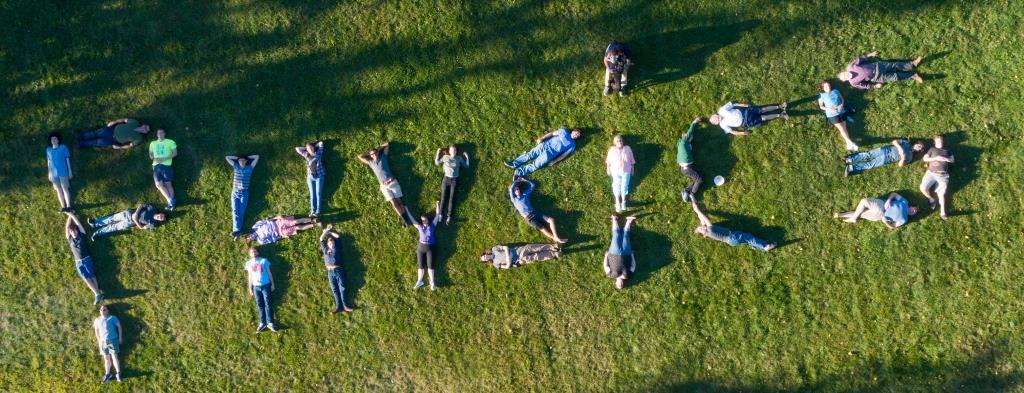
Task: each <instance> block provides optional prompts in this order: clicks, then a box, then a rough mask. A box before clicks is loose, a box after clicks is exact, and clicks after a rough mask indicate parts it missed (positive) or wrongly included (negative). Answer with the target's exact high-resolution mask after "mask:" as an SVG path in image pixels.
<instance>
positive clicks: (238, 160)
mask: <svg viewBox="0 0 1024 393" xmlns="http://www.w3.org/2000/svg"><path fill="white" fill-rule="evenodd" d="M224 159H225V160H227V161H228V165H231V168H232V169H234V178H233V179H232V181H231V236H232V237H234V238H235V240H238V238H239V237H241V236H242V224H243V223H244V222H245V208H246V206H248V205H249V180H250V179H251V178H252V170H253V168H255V167H256V163H257V162H259V161H260V156H259V154H253V155H251V156H226V157H224Z"/></svg>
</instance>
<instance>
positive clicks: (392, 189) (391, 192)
mask: <svg viewBox="0 0 1024 393" xmlns="http://www.w3.org/2000/svg"><path fill="white" fill-rule="evenodd" d="M380 193H381V194H384V199H386V200H389V201H390V200H393V199H397V198H401V197H402V186H401V185H399V184H398V180H395V181H392V182H391V183H388V184H381V185H380Z"/></svg>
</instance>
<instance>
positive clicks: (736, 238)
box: [690, 199, 775, 251]
mask: <svg viewBox="0 0 1024 393" xmlns="http://www.w3.org/2000/svg"><path fill="white" fill-rule="evenodd" d="M690 206H692V207H693V212H694V213H697V219H698V220H700V225H699V226H697V228H695V229H694V230H693V232H694V233H696V234H698V235H701V236H704V237H706V238H709V239H712V240H718V241H720V242H722V243H725V244H728V245H730V246H733V247H736V246H738V245H740V244H746V245H748V246H750V247H751V248H753V249H755V250H760V251H771V250H772V249H774V248H775V244H772V243H768V242H766V241H764V240H761V239H758V238H757V237H754V235H751V234H749V233H746V232H743V231H731V230H729V229H726V228H724V227H720V226H718V225H714V224H712V223H711V220H709V219H708V216H705V215H704V212H702V211H701V210H700V207H698V206H697V201H695V200H693V199H690Z"/></svg>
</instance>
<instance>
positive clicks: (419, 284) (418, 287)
mask: <svg viewBox="0 0 1024 393" xmlns="http://www.w3.org/2000/svg"><path fill="white" fill-rule="evenodd" d="M423 284H424V283H423V280H419V281H416V285H413V286H412V289H420V288H422V287H423Z"/></svg>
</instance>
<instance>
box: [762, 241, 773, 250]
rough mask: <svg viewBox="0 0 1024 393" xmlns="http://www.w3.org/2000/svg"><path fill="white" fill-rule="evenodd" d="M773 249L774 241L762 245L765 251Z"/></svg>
mask: <svg viewBox="0 0 1024 393" xmlns="http://www.w3.org/2000/svg"><path fill="white" fill-rule="evenodd" d="M774 249H775V243H772V244H769V245H767V246H764V250H765V251H771V250H774Z"/></svg>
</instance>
